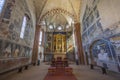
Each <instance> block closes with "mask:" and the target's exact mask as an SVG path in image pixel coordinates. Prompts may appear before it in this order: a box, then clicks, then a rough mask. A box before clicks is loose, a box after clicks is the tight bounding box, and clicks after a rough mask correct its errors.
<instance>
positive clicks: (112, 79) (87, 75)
mask: <svg viewBox="0 0 120 80" xmlns="http://www.w3.org/2000/svg"><path fill="white" fill-rule="evenodd" d="M49 67H50V65H48V63H41V64H40V66H30V67H29V68H28V70H23V71H22V72H21V73H18V71H13V72H10V73H7V74H5V75H0V80H44V78H45V76H46V75H47V73H48V68H49ZM70 67H72V68H73V74H74V75H75V77H76V78H77V80H119V79H120V76H119V74H117V73H113V72H110V71H109V72H108V73H107V74H106V75H103V74H102V73H101V69H100V68H97V67H95V68H94V70H91V69H90V67H89V66H87V65H76V64H74V63H72V64H70Z"/></svg>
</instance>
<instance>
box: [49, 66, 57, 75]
mask: <svg viewBox="0 0 120 80" xmlns="http://www.w3.org/2000/svg"><path fill="white" fill-rule="evenodd" d="M55 72H56V67H50V68H48V73H49V74H55Z"/></svg>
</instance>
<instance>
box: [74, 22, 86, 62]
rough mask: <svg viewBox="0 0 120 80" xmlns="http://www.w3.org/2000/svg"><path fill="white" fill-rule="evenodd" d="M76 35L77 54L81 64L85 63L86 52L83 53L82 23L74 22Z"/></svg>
mask: <svg viewBox="0 0 120 80" xmlns="http://www.w3.org/2000/svg"><path fill="white" fill-rule="evenodd" d="M74 36H75V44H76V48H77V50H76V51H77V52H76V53H77V54H78V58H79V63H80V64H85V62H84V53H83V47H82V37H81V27H80V23H75V24H74Z"/></svg>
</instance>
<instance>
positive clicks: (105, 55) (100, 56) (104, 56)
mask: <svg viewBox="0 0 120 80" xmlns="http://www.w3.org/2000/svg"><path fill="white" fill-rule="evenodd" d="M98 59H99V60H104V61H108V60H109V57H108V53H106V52H105V51H104V50H103V49H101V50H100V53H99V54H98Z"/></svg>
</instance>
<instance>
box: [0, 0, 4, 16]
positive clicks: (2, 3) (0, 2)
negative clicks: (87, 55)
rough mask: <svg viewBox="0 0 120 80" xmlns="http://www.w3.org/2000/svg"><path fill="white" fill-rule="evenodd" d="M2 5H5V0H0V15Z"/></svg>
mask: <svg viewBox="0 0 120 80" xmlns="http://www.w3.org/2000/svg"><path fill="white" fill-rule="evenodd" d="M4 3H5V0H0V14H1V12H2V9H3V6H4Z"/></svg>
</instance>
